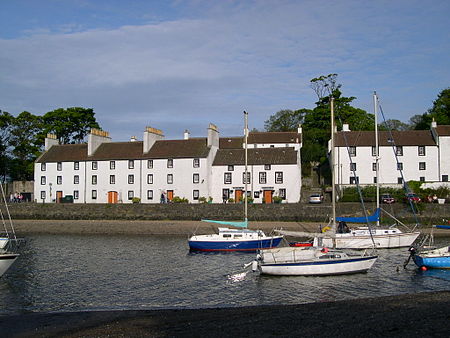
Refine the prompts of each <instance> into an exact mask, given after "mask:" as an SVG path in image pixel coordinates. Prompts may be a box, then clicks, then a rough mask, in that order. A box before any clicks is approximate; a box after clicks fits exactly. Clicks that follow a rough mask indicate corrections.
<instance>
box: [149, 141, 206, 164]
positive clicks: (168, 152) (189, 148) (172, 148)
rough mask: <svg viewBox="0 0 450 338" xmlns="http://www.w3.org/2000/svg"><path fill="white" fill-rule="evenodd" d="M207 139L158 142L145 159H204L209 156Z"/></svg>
mask: <svg viewBox="0 0 450 338" xmlns="http://www.w3.org/2000/svg"><path fill="white" fill-rule="evenodd" d="M209 150H210V148H208V146H207V139H206V138H191V139H188V140H160V141H156V142H155V144H154V145H153V147H152V148H151V149H150V151H149V152H148V154H145V158H153V159H158V158H204V157H207V156H208V154H209Z"/></svg>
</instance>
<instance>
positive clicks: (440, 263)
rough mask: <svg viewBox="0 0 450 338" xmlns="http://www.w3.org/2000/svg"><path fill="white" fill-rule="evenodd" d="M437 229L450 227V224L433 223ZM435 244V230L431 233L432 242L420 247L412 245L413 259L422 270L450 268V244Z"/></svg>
mask: <svg viewBox="0 0 450 338" xmlns="http://www.w3.org/2000/svg"><path fill="white" fill-rule="evenodd" d="M433 228H437V229H450V225H433ZM432 244H433V230H432V232H431V235H430V244H429V245H428V246H422V247H420V248H418V249H416V248H414V247H411V248H410V249H409V250H410V252H411V256H412V259H413V261H414V263H416V265H417V266H418V267H419V268H421V269H422V270H426V269H450V246H444V247H441V248H437V247H434V246H432Z"/></svg>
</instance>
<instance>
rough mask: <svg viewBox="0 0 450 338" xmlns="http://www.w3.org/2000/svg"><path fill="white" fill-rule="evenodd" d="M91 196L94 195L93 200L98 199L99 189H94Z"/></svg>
mask: <svg viewBox="0 0 450 338" xmlns="http://www.w3.org/2000/svg"><path fill="white" fill-rule="evenodd" d="M91 196H92V199H93V200H96V199H97V190H92V194H91Z"/></svg>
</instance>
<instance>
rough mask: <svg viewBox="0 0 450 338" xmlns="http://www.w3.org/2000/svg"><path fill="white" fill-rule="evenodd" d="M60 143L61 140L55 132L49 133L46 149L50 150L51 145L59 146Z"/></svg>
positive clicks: (46, 138)
mask: <svg viewBox="0 0 450 338" xmlns="http://www.w3.org/2000/svg"><path fill="white" fill-rule="evenodd" d="M58 144H59V141H58V138H57V137H56V135H55V134H47V136H46V137H45V151H47V150H49V149H50V147H51V146H57V145H58Z"/></svg>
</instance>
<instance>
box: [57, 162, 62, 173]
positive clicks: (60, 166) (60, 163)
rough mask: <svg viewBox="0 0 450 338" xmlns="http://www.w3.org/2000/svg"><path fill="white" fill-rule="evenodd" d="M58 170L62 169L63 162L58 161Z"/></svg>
mask: <svg viewBox="0 0 450 338" xmlns="http://www.w3.org/2000/svg"><path fill="white" fill-rule="evenodd" d="M56 170H58V171H62V162H57V163H56Z"/></svg>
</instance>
